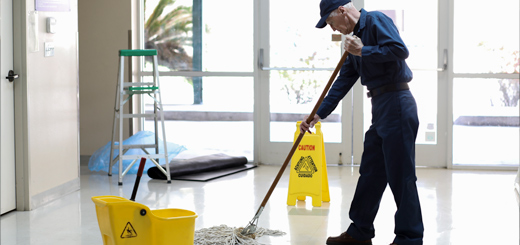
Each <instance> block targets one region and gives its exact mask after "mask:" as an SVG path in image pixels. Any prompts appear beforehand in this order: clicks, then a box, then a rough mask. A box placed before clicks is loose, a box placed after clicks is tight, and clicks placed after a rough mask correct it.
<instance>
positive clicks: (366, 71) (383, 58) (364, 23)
mask: <svg viewBox="0 0 520 245" xmlns="http://www.w3.org/2000/svg"><path fill="white" fill-rule="evenodd" d="M360 12H361V15H360V17H359V21H358V23H357V24H356V25H359V26H356V28H355V30H354V35H356V36H357V37H359V38H360V39H361V41H362V42H363V45H364V46H363V49H362V50H361V57H359V56H355V55H352V54H349V55H348V57H347V59H346V60H345V63H343V66H342V67H341V70H340V73H339V76H338V78H337V79H336V81H335V82H334V84H333V85H332V87H331V88H330V90H329V92H328V94H327V96H326V97H325V99H324V100H323V102H322V104H321V105H320V108H319V109H318V112H317V113H316V114H318V115H319V116H320V117H321V118H322V119H325V118H326V117H327V116H328V115H330V113H332V111H334V109H336V106H337V105H338V103H339V102H340V101H341V99H343V97H345V95H346V94H347V93H348V91H350V89H351V88H352V86H353V85H354V83H355V82H356V81H357V80H358V78H359V77H361V84H362V85H364V86H367V89H369V90H370V89H374V88H377V87H380V86H383V85H387V84H391V83H404V82H410V81H411V80H412V77H413V75H412V71H411V70H410V68H408V65H407V64H406V62H405V59H406V58H408V49H407V48H406V45H405V44H404V42H403V40H402V39H401V36H400V35H399V31H398V30H397V27H396V26H395V25H394V23H393V21H392V19H390V18H389V17H388V16H386V15H384V14H383V13H381V12H378V11H371V12H367V11H366V10H364V9H361V11H360Z"/></svg>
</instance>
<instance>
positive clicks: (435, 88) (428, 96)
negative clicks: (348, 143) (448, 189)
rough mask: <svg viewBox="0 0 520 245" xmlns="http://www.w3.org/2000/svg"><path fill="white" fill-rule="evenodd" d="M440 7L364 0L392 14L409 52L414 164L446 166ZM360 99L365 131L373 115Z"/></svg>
mask: <svg viewBox="0 0 520 245" xmlns="http://www.w3.org/2000/svg"><path fill="white" fill-rule="evenodd" d="M440 8H444V6H443V4H439V2H438V1H414V0H398V1H391V2H389V1H385V0H375V1H365V10H367V11H381V12H383V13H385V14H386V15H387V16H389V17H390V18H392V20H393V21H394V24H395V25H396V26H397V28H398V30H399V33H400V34H401V38H402V39H403V41H404V42H405V44H406V45H407V48H408V50H409V52H410V55H409V57H408V59H407V60H406V62H407V64H408V66H409V67H410V69H411V70H412V72H413V80H412V81H411V82H410V83H409V85H410V90H411V92H412V94H413V95H414V97H415V100H416V102H417V107H418V114H419V122H420V124H419V131H418V134H417V139H416V165H417V166H428V167H445V166H447V162H446V134H445V132H446V130H447V129H446V126H445V123H444V122H445V121H444V120H445V116H444V115H446V114H447V113H446V112H445V108H446V107H445V105H446V102H445V99H444V98H445V97H446V89H447V87H446V84H447V70H446V69H447V59H448V49H447V45H446V44H447V43H446V42H445V41H444V40H445V39H446V27H447V25H446V23H445V22H443V21H442V20H441V21H439V18H438V15H439V14H440V13H444V14H445V13H447V11H446V10H445V9H444V10H439V9H440ZM441 19H444V18H441ZM364 91H365V92H366V88H364ZM363 101H364V102H363V111H364V113H363V115H364V120H363V126H364V127H363V129H364V131H366V130H368V128H369V127H370V121H371V118H372V116H371V113H370V112H371V103H370V99H369V98H367V97H366V96H365V97H364V100H363ZM359 143H361V142H359Z"/></svg>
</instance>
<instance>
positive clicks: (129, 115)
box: [117, 113, 159, 118]
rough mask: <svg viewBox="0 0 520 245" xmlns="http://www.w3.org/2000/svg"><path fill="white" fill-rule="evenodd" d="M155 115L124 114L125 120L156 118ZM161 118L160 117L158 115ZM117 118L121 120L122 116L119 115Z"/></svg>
mask: <svg viewBox="0 0 520 245" xmlns="http://www.w3.org/2000/svg"><path fill="white" fill-rule="evenodd" d="M154 116H155V114H153V113H152V114H123V118H140V117H154ZM157 116H159V115H157ZM117 118H120V115H119V114H117Z"/></svg>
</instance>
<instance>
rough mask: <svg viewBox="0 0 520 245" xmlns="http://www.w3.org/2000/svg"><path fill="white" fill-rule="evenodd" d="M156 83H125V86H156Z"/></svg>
mask: <svg viewBox="0 0 520 245" xmlns="http://www.w3.org/2000/svg"><path fill="white" fill-rule="evenodd" d="M154 85H155V84H154V83H123V87H132V86H154Z"/></svg>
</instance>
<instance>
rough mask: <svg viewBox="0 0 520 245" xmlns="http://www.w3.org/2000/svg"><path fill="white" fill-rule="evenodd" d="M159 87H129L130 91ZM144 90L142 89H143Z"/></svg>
mask: <svg viewBox="0 0 520 245" xmlns="http://www.w3.org/2000/svg"><path fill="white" fill-rule="evenodd" d="M157 89H159V87H155V86H154V87H129V88H128V90H130V91H143V90H157ZM143 92H144V91H143Z"/></svg>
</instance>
